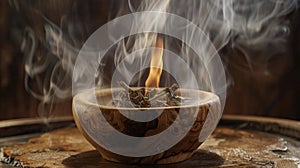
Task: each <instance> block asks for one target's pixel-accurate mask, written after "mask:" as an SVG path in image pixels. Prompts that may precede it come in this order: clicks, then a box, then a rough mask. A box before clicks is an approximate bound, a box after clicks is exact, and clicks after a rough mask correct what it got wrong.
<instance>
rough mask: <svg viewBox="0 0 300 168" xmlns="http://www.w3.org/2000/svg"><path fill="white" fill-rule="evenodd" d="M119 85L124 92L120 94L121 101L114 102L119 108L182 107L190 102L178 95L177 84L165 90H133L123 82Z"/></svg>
mask: <svg viewBox="0 0 300 168" xmlns="http://www.w3.org/2000/svg"><path fill="white" fill-rule="evenodd" d="M119 84H120V86H122V87H123V88H124V90H122V91H121V92H120V93H119V99H118V100H116V101H115V102H114V105H115V106H117V107H130V106H132V105H133V106H134V107H136V108H149V107H168V106H180V105H181V104H182V102H183V101H185V100H188V98H184V97H181V96H179V95H178V94H179V92H176V90H177V89H178V88H179V87H178V85H177V84H173V85H172V86H170V87H167V88H163V89H162V88H151V89H148V88H147V89H146V88H145V87H141V88H132V87H130V86H128V85H127V84H126V83H125V82H123V81H120V82H119Z"/></svg>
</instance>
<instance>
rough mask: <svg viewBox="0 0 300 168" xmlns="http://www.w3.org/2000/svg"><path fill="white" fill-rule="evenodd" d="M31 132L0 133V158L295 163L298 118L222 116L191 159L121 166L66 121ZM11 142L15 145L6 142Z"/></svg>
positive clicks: (56, 162) (78, 162) (89, 163)
mask: <svg viewBox="0 0 300 168" xmlns="http://www.w3.org/2000/svg"><path fill="white" fill-rule="evenodd" d="M56 122H58V121H57V120H56ZM60 122H61V121H60ZM27 124H28V123H27ZM10 125H13V124H12V123H11V124H10ZM2 126H3V125H2ZM6 127H8V126H7V125H6ZM0 129H1V123H0ZM30 135H32V136H34V138H29V141H26V142H25V143H24V140H23V141H22V140H20V139H22V136H30ZM36 136H37V134H36V133H35V134H34V133H33V134H32V133H31V134H26V135H19V136H18V137H19V138H18V137H17V138H15V140H19V141H12V137H6V138H1V139H0V147H1V146H3V145H5V146H4V147H2V149H1V154H0V160H1V161H2V162H6V163H9V164H10V166H12V165H13V166H15V167H22V166H23V167H101V168H106V167H107V168H111V167H113V168H114V167H115V168H123V167H125V168H132V167H159V168H160V167H162V168H163V167H166V168H168V167H172V168H177V167H178V168H179V167H197V168H198V167H300V141H299V140H300V137H299V136H300V122H297V121H290V120H281V119H270V118H260V117H240V116H224V117H223V119H222V120H221V122H220V124H219V126H218V128H217V129H216V130H215V131H214V133H213V134H212V135H211V136H210V137H209V138H208V139H207V140H206V141H205V143H204V144H203V145H201V147H200V148H199V149H198V150H197V151H196V152H195V153H194V155H193V157H192V158H191V159H189V160H187V161H185V162H181V163H177V164H171V165H155V166H154V165H150V166H149V165H148V166H140V165H125V164H118V163H112V162H109V161H106V160H103V159H102V158H101V156H100V154H99V153H98V152H97V151H96V150H95V149H94V148H93V147H92V146H91V145H90V144H89V143H88V142H87V141H86V140H85V139H84V137H83V136H82V135H81V134H80V133H79V131H78V129H77V128H75V127H72V126H69V127H66V128H61V129H56V130H54V131H50V132H47V133H44V134H41V135H38V136H37V137H36ZM9 138H11V139H9ZM14 142H16V143H19V144H17V145H12V144H13V143H14ZM3 165H4V164H3ZM3 165H2V166H3ZM0 166H1V164H0ZM6 166H7V165H6Z"/></svg>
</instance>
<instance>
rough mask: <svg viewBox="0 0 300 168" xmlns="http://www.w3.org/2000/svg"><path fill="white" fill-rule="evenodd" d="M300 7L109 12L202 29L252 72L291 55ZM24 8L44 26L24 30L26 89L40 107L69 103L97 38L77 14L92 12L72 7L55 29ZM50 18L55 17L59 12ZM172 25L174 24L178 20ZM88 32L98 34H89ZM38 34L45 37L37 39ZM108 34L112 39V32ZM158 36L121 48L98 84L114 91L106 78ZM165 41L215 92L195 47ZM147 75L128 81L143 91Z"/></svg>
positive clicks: (273, 3) (240, 0) (282, 2)
mask: <svg viewBox="0 0 300 168" xmlns="http://www.w3.org/2000/svg"><path fill="white" fill-rule="evenodd" d="M13 2H14V4H15V5H16V6H17V7H18V8H22V5H19V4H18V2H17V1H13ZM74 3H76V1H75V2H74ZM99 3H101V2H99ZM114 3H118V4H117V5H116V4H114ZM298 3H299V2H298V0H263V1H261V0H189V1H182V0H164V1H157V0H144V1H130V0H129V1H121V2H120V1H117V2H113V5H112V9H113V8H115V7H117V9H114V10H110V11H115V12H111V13H109V12H108V11H107V12H108V13H109V15H110V16H111V17H112V18H115V17H118V16H121V15H124V14H126V13H130V12H142V11H161V12H168V13H172V14H176V15H179V16H181V17H184V18H186V19H188V20H189V21H191V22H192V23H193V24H195V25H197V26H198V27H199V28H200V29H201V30H202V31H203V32H204V33H205V34H206V36H207V37H208V38H209V39H210V41H211V42H212V44H213V47H214V48H216V50H217V51H220V50H221V49H222V48H224V46H230V47H233V48H236V49H238V50H239V51H241V52H242V53H243V55H244V56H245V58H246V60H247V62H248V64H249V67H250V68H251V67H252V64H256V63H257V62H259V63H260V64H267V63H268V61H269V60H270V59H271V57H272V56H273V55H275V54H277V53H280V52H284V51H285V50H286V41H287V37H288V35H289V20H288V19H287V16H288V15H289V14H290V13H292V12H293V11H294V10H296V9H297V7H298ZM45 4H46V3H45ZM88 5H91V3H86V6H88ZM106 5H107V4H106ZM74 6H75V7H74ZM23 7H24V8H30V9H28V10H34V11H37V14H38V15H39V17H40V18H41V19H40V20H42V21H43V26H42V27H40V28H41V29H42V30H37V29H35V28H32V27H28V28H26V30H25V32H26V33H25V36H24V37H25V38H24V41H23V45H22V49H23V51H24V53H25V55H26V60H25V71H26V77H25V87H26V89H27V90H28V91H29V92H30V93H31V94H32V95H33V96H34V97H36V98H38V99H40V100H41V104H42V105H41V106H43V105H44V104H46V103H52V102H56V101H59V100H64V99H67V98H70V97H71V96H72V92H71V90H72V89H71V83H72V73H73V68H74V64H75V61H76V57H77V54H78V52H79V50H80V48H81V46H82V44H83V43H84V42H85V40H86V36H87V35H88V34H90V33H91V32H92V31H87V29H88V28H87V26H88V25H89V24H87V23H86V22H84V19H78V18H77V17H75V16H77V15H78V13H83V12H86V13H88V12H89V10H88V9H89V7H85V6H84V4H82V5H81V6H80V5H78V4H77V5H74V4H73V5H72V8H71V11H72V12H70V13H68V14H64V15H63V16H61V20H60V24H55V23H54V22H53V21H51V19H49V18H48V17H46V13H43V10H42V9H40V8H39V7H36V8H34V9H32V6H31V5H24V6H23ZM74 8H75V9H74ZM81 10H83V11H81ZM51 12H55V8H54V9H52V11H51ZM87 16H89V15H87ZM74 18H75V19H74ZM76 18H77V19H76ZM85 18H88V17H85ZM29 19H33V18H29ZM98 19H101V18H98ZM102 19H103V18H102ZM166 19H167V18H161V17H154V18H153V20H145V22H151V23H152V24H151V26H153V27H154V28H155V29H157V30H160V29H171V28H172V24H166ZM88 21H89V22H93V21H94V20H92V19H90V20H88ZM172 22H174V23H175V22H176V20H174V21H172ZM133 23H135V22H133ZM146 25H147V26H149V24H145V25H143V24H142V25H135V24H133V25H132V31H134V30H135V29H140V30H143V29H144V27H143V26H146ZM184 26H189V25H184ZM94 27H95V26H94ZM88 30H93V29H91V28H89V29H88ZM37 31H41V32H43V33H37ZM81 33H82V34H84V35H82V34H81ZM107 33H108V34H109V35H110V32H109V30H108V32H107ZM40 36H43V37H40ZM157 36H162V35H160V34H155V33H142V34H137V35H134V36H130V37H128V38H125V39H122V40H121V41H120V42H118V43H117V44H116V45H115V46H114V47H113V48H112V49H111V51H110V52H109V53H108V54H107V55H108V56H106V59H104V60H103V61H102V62H101V64H100V67H99V74H98V78H97V81H98V84H99V85H102V86H104V85H105V86H109V79H110V78H109V77H107V75H111V73H112V72H111V71H112V70H114V68H115V67H117V66H118V65H120V63H121V62H122V61H123V60H124V58H125V57H127V56H128V55H129V54H130V53H131V52H133V51H137V50H139V49H143V48H148V47H154V46H155V42H156V38H157ZM191 36H194V34H188V33H187V34H184V35H183V36H182V39H186V40H188V39H190V37H191ZM163 37H164V39H165V40H164V43H165V44H164V46H165V48H166V49H167V50H170V51H172V52H174V53H176V54H177V55H179V56H180V57H181V58H182V59H183V60H184V61H186V62H187V63H188V64H189V66H190V67H192V69H193V72H194V73H195V74H197V75H198V76H201V80H199V81H198V84H199V86H201V89H204V90H211V89H212V88H211V83H210V82H211V81H210V80H209V77H208V76H207V67H205V64H207V63H209V62H203V60H201V59H200V58H198V57H197V56H196V54H195V52H194V51H193V50H192V49H191V48H190V47H188V46H187V45H186V44H185V43H182V42H181V41H179V40H178V39H174V38H172V37H168V36H163ZM111 38H114V36H113V35H111ZM202 41H203V39H198V42H199V43H200V44H201V45H200V46H197V47H198V48H201V50H202V51H205V50H206V48H209V47H210V46H208V45H210V44H208V43H202ZM270 47H272V50H271V51H270V50H266V48H270ZM266 53H267V54H266ZM205 54H207V55H211V56H212V57H213V56H215V53H209V50H207V52H206V53H205ZM125 61H126V62H125V63H124V65H125V64H128V65H133V66H144V65H145V64H147V63H149V62H150V58H146V59H138V58H134V57H131V58H128V59H126V60H125ZM165 62H167V60H166V61H165ZM164 66H168V65H164ZM169 66H172V65H169ZM225 66H226V65H225ZM109 67H114V68H109ZM84 68H85V69H86V68H87V67H84ZM215 68H223V67H215ZM265 68H268V67H267V66H266V67H265ZM118 70H119V71H121V72H122V73H123V74H124V78H126V69H124V67H123V69H122V67H120V69H118ZM144 74H145V72H144V71H142V72H140V73H139V74H138V75H137V77H136V78H134V79H131V80H130V81H129V79H128V81H126V82H128V83H133V84H135V85H138V86H141V85H143V84H144V81H143V80H144V79H143V76H144ZM182 75H183V76H185V72H182ZM142 79H143V80H142ZM170 80H171V79H166V80H165V81H163V82H165V83H162V86H164V85H169V84H170ZM106 81H108V82H106ZM229 82H230V81H228V83H229ZM226 88H227V86H224V87H223V88H218V90H217V91H216V92H218V93H220V94H221V93H222V92H226Z"/></svg>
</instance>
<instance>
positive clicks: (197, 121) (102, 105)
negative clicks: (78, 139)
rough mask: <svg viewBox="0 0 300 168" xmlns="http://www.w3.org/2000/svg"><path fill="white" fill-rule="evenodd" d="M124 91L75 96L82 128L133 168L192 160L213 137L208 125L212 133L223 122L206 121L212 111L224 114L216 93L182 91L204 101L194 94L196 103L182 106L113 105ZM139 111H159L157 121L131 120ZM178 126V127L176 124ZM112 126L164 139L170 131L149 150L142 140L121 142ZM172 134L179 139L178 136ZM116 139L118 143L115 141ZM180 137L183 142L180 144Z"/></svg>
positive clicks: (109, 156) (106, 154)
mask: <svg viewBox="0 0 300 168" xmlns="http://www.w3.org/2000/svg"><path fill="white" fill-rule="evenodd" d="M120 91H121V89H120V88H114V89H96V90H88V91H84V92H82V93H79V94H77V95H76V96H74V98H73V104H72V107H73V115H74V119H75V123H76V125H77V127H78V128H79V130H80V131H81V133H82V134H83V135H84V136H85V138H86V139H87V140H88V141H89V142H90V143H91V144H92V145H93V146H94V147H95V148H96V149H97V150H98V151H99V152H100V154H101V156H102V157H103V158H104V159H106V160H110V161H114V162H120V163H131V164H133V163H134V164H168V163H176V162H180V161H184V160H186V159H188V158H190V157H191V156H192V154H193V152H194V151H195V150H196V149H197V148H198V147H199V146H200V145H201V144H202V143H203V141H204V140H205V139H206V137H204V138H203V137H201V136H207V132H209V131H207V130H202V128H203V125H204V124H205V126H206V128H205V129H208V130H209V129H210V128H207V125H208V126H210V125H212V126H213V125H216V123H217V122H218V118H217V119H215V120H211V119H210V120H209V122H214V123H205V121H206V119H207V116H208V114H209V113H214V114H216V113H220V101H219V98H218V96H216V95H215V94H213V93H210V92H205V91H201V90H183V89H181V90H180V92H181V93H184V94H190V95H194V96H195V95H197V96H198V99H196V98H195V99H194V97H193V96H192V97H193V99H194V101H193V103H190V104H186V105H182V106H172V107H153V108H119V107H118V108H117V107H115V106H113V105H109V104H110V103H109V102H111V100H112V99H113V95H114V94H115V93H118V92H120ZM136 113H139V114H145V115H147V114H152V113H154V114H156V115H157V117H156V118H154V119H151V120H149V121H136V120H132V119H131V118H127V117H128V116H131V115H132V114H136ZM101 114H102V115H101ZM124 114H126V115H124ZM127 115H128V116H127ZM126 116H127V117H126ZM175 123H176V124H177V126H174V125H176V124H175ZM107 124H108V125H107ZM111 128H113V129H114V130H116V131H117V132H119V133H122V134H124V135H127V136H129V137H140V138H145V137H153V136H156V135H163V134H164V133H165V132H166V130H168V131H169V133H168V134H164V136H161V137H160V138H158V139H156V140H152V142H151V143H150V144H149V143H148V144H147V145H148V146H146V145H144V146H143V145H142V144H143V143H142V142H141V143H140V141H137V142H136V143H123V138H120V137H117V138H116V136H115V134H113V131H112V130H111ZM213 129H214V128H213ZM213 129H211V130H213ZM210 133H211V132H209V133H208V134H210ZM202 134H203V135H202ZM166 135H167V136H166ZM172 136H174V137H173V138H172ZM112 137H114V139H110V138H112ZM178 137H179V139H178V140H174V139H176V138H178ZM200 137H201V138H200ZM105 140H106V141H107V140H109V141H110V142H111V144H110V142H104V141H105ZM143 140H145V139H143ZM124 141H125V139H124ZM141 141H142V140H141ZM124 144H125V145H124ZM141 145H142V146H141ZM166 146H168V148H166V149H165V150H160V149H159V148H164V147H166ZM112 148H113V149H112ZM123 149H124V150H123ZM141 149H144V150H143V152H137V153H136V155H133V154H132V153H131V154H127V153H125V154H124V153H122V152H116V150H117V151H129V153H130V152H131V151H135V150H137V151H138V150H141ZM152 149H153V150H154V149H157V151H158V152H156V153H155V152H153V150H152ZM148 151H150V152H149V153H148V154H141V155H139V154H140V153H144V152H145V153H147V152H148ZM151 151H152V152H151ZM154 151H155V150H154Z"/></svg>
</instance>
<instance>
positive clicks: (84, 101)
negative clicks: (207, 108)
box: [72, 87, 220, 111]
mask: <svg viewBox="0 0 300 168" xmlns="http://www.w3.org/2000/svg"><path fill="white" fill-rule="evenodd" d="M132 88H140V87H132ZM160 88H162V89H163V87H160ZM112 90H116V91H118V90H123V88H121V87H120V88H119V87H118V88H92V89H86V90H83V91H81V92H80V93H77V94H76V95H75V96H74V97H73V100H72V103H73V104H75V102H78V103H80V104H86V105H90V106H98V107H100V108H101V109H110V110H127V111H136V110H141V111H146V110H163V109H174V108H175V109H177V108H192V107H200V106H203V105H206V104H211V103H220V99H219V96H217V95H216V94H215V93H213V92H208V91H204V90H196V89H182V88H180V89H178V90H180V91H184V92H187V91H189V92H191V91H192V92H195V91H196V92H198V93H201V94H205V95H208V96H206V98H205V99H204V100H203V101H200V102H199V103H196V104H194V103H193V104H187V105H181V106H168V107H116V106H109V105H102V104H98V103H96V102H91V101H89V100H87V98H85V99H83V98H82V97H88V95H87V94H91V93H98V92H103V93H105V92H108V93H110V94H111V93H112Z"/></svg>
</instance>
